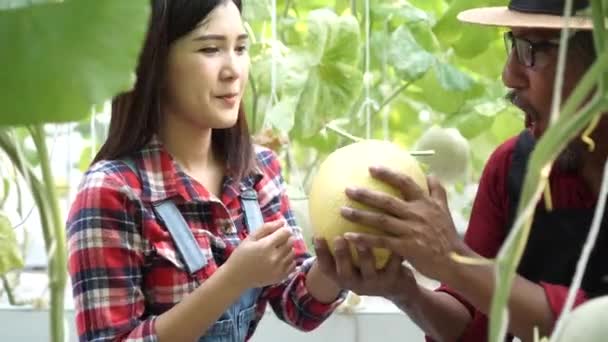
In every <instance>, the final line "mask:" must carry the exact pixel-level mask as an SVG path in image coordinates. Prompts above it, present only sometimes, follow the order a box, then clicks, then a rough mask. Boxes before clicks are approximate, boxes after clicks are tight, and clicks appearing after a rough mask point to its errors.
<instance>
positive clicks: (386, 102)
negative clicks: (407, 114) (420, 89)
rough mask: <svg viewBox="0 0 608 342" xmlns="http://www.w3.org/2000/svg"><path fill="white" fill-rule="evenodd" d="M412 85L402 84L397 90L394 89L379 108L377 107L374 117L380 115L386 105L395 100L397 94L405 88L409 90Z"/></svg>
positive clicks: (409, 83)
mask: <svg viewBox="0 0 608 342" xmlns="http://www.w3.org/2000/svg"><path fill="white" fill-rule="evenodd" d="M412 83H413V82H412V81H410V82H407V83H404V84H402V85H401V86H399V88H397V89H395V91H393V92H392V93H391V94H390V95H389V96H388V97H387V98H386V99H384V101H382V103H381V104H380V106H379V107H378V110H377V111H376V113H374V115H375V114H378V113H380V112H381V111H382V110H383V109H384V107H386V106H387V105H388V104H390V103H391V102H393V100H395V98H397V96H398V95H399V94H401V92H403V91H405V90H406V89H407V88H409V86H410V85H412Z"/></svg>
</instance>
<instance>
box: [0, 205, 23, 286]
mask: <svg viewBox="0 0 608 342" xmlns="http://www.w3.org/2000/svg"><path fill="white" fill-rule="evenodd" d="M22 267H23V258H22V256H21V253H20V252H19V244H18V243H17V238H16V236H15V232H14V231H13V226H12V225H11V222H10V221H9V219H8V217H6V215H4V214H3V213H2V212H0V276H2V275H4V274H6V273H7V272H10V271H12V270H16V269H19V268H22Z"/></svg>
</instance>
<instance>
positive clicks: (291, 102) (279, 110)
mask: <svg viewBox="0 0 608 342" xmlns="http://www.w3.org/2000/svg"><path fill="white" fill-rule="evenodd" d="M297 104H298V99H297V98H295V97H287V98H285V99H282V100H281V101H280V102H279V103H277V104H276V105H275V106H274V107H272V109H270V111H269V112H268V113H266V121H267V122H268V123H270V125H272V127H274V128H276V129H278V130H280V131H281V132H283V133H289V131H291V129H292V128H293V125H294V119H295V111H296V106H297Z"/></svg>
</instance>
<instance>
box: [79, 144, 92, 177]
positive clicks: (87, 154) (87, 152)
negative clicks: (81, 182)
mask: <svg viewBox="0 0 608 342" xmlns="http://www.w3.org/2000/svg"><path fill="white" fill-rule="evenodd" d="M92 152H93V148H92V147H91V145H90V144H88V145H87V146H85V147H84V148H83V149H82V151H81V152H80V158H78V165H77V167H78V170H80V172H85V171H86V170H87V169H88V168H89V167H90V166H91V161H93V154H92Z"/></svg>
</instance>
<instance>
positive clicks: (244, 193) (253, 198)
mask: <svg viewBox="0 0 608 342" xmlns="http://www.w3.org/2000/svg"><path fill="white" fill-rule="evenodd" d="M240 198H241V207H242V208H243V212H244V214H245V224H246V225H247V228H248V229H249V233H250V234H251V233H253V232H254V231H255V230H257V229H258V228H260V227H261V226H262V225H263V224H264V216H262V210H261V209H260V203H259V202H258V194H257V192H256V191H255V190H254V189H253V188H250V187H243V188H242V189H241V196H240Z"/></svg>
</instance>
